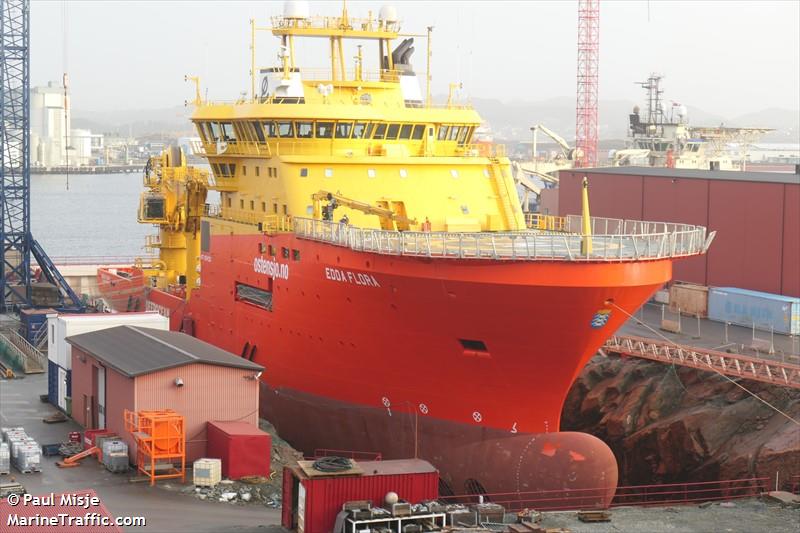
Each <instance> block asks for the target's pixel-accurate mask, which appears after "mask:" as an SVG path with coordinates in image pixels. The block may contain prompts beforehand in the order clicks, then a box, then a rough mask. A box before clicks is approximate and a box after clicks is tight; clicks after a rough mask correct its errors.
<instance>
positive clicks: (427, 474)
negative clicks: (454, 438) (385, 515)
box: [281, 459, 439, 533]
mask: <svg viewBox="0 0 800 533" xmlns="http://www.w3.org/2000/svg"><path fill="white" fill-rule="evenodd" d="M356 464H357V465H358V466H359V467H360V468H361V470H363V472H364V473H363V474H361V475H338V476H337V475H328V476H325V475H323V476H320V477H316V476H314V477H308V476H307V475H306V474H305V473H304V472H303V471H302V470H301V469H300V467H299V466H293V467H285V468H284V469H283V498H282V502H283V509H282V513H281V524H282V525H283V527H285V528H286V529H289V530H295V529H296V530H297V532H298V533H329V532H330V531H332V530H333V525H334V522H335V521H336V515H337V514H338V513H339V511H341V510H342V505H343V504H344V503H345V502H349V501H356V500H368V501H371V502H372V505H373V506H375V507H381V506H383V502H384V498H385V497H386V493H387V492H396V493H397V495H398V497H399V498H400V499H401V500H405V501H407V502H409V503H420V502H422V501H425V500H435V499H436V498H438V497H439V471H438V470H436V469H435V468H434V467H433V466H432V465H431V464H430V463H429V462H427V461H423V460H421V459H398V460H391V461H357V462H356Z"/></svg>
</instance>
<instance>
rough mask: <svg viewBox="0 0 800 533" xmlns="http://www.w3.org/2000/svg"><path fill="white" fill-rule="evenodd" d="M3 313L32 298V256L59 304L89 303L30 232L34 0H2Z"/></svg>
mask: <svg viewBox="0 0 800 533" xmlns="http://www.w3.org/2000/svg"><path fill="white" fill-rule="evenodd" d="M0 41H2V42H0V78H1V79H0V219H2V220H0V241H2V247H0V312H8V311H12V310H15V309H19V308H20V307H27V306H31V305H33V303H34V298H33V295H32V292H33V291H32V287H31V286H32V281H33V279H32V278H33V276H32V273H31V257H33V259H34V260H35V262H36V263H38V265H39V267H40V268H41V271H42V274H44V277H45V278H46V279H47V281H48V282H49V283H50V284H51V287H49V288H48V290H49V289H50V288H52V289H53V291H54V292H55V291H57V295H56V294H54V296H57V300H58V301H59V307H60V308H62V309H69V310H70V311H73V312H74V311H79V312H80V311H83V310H84V309H85V305H84V304H83V302H82V301H81V300H80V298H79V297H78V295H77V294H75V292H74V291H73V290H72V289H71V288H70V286H69V284H68V283H67V282H66V280H65V279H64V277H63V276H62V275H61V274H60V273H59V271H58V269H57V268H56V267H55V265H54V264H53V262H52V261H51V260H50V258H49V257H48V256H47V254H46V253H45V252H44V249H43V248H42V247H41V246H40V245H39V243H38V242H36V240H35V239H34V238H33V236H32V235H31V216H30V211H31V203H30V181H31V173H30V163H31V161H30V158H31V146H30V124H31V120H30V114H31V110H30V0H0Z"/></svg>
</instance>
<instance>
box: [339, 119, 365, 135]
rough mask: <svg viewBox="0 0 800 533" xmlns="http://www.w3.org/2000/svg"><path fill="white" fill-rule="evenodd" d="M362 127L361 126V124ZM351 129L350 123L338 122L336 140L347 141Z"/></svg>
mask: <svg viewBox="0 0 800 533" xmlns="http://www.w3.org/2000/svg"><path fill="white" fill-rule="evenodd" d="M362 126H363V124H362ZM352 129H353V123H352V122H338V123H337V124H336V138H337V139H348V138H350V130H352Z"/></svg>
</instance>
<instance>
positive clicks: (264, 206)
mask: <svg viewBox="0 0 800 533" xmlns="http://www.w3.org/2000/svg"><path fill="white" fill-rule="evenodd" d="M261 211H262V212H264V213H266V212H267V202H261Z"/></svg>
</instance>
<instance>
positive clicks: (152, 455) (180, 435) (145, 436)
mask: <svg viewBox="0 0 800 533" xmlns="http://www.w3.org/2000/svg"><path fill="white" fill-rule="evenodd" d="M125 431H127V432H129V433H131V434H132V435H133V438H134V440H135V441H136V466H137V469H138V471H139V472H141V473H142V474H144V475H146V476H148V477H149V478H150V485H151V486H152V485H155V483H156V481H157V480H159V479H170V478H181V482H184V481H186V426H185V421H184V418H183V416H182V415H180V414H178V413H176V412H175V411H173V410H172V409H165V410H162V411H138V412H133V411H129V410H127V409H125ZM177 463H180V468H178V467H177Z"/></svg>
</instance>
